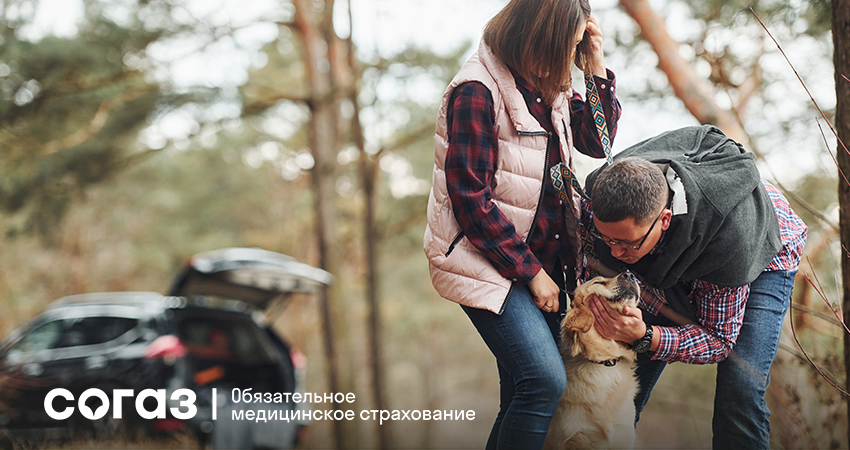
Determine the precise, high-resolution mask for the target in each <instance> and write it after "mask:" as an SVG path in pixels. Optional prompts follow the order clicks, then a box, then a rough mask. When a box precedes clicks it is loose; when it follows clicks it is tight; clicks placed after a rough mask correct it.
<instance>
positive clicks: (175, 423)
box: [151, 417, 183, 431]
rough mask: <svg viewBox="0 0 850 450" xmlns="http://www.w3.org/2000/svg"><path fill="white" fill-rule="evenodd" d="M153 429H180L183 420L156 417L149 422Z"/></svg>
mask: <svg viewBox="0 0 850 450" xmlns="http://www.w3.org/2000/svg"><path fill="white" fill-rule="evenodd" d="M151 428H153V430H154V431H180V430H182V429H183V421H182V420H180V419H175V418H173V417H169V418H167V419H156V420H154V421H153V423H151Z"/></svg>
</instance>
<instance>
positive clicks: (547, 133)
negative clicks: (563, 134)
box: [516, 130, 552, 150]
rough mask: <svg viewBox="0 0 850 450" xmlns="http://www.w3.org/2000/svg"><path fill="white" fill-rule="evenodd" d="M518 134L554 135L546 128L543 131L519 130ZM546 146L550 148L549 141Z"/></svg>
mask: <svg viewBox="0 0 850 450" xmlns="http://www.w3.org/2000/svg"><path fill="white" fill-rule="evenodd" d="M516 134H517V135H519V136H552V133H550V132H548V131H546V130H543V131H522V130H517V132H516ZM546 148H547V150H548V148H549V143H548V142H547V143H546Z"/></svg>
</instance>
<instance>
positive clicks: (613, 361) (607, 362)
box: [593, 358, 620, 367]
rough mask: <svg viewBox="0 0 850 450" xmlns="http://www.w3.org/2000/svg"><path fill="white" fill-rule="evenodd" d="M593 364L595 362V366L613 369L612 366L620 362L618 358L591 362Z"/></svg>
mask: <svg viewBox="0 0 850 450" xmlns="http://www.w3.org/2000/svg"><path fill="white" fill-rule="evenodd" d="M593 362H595V363H596V364H601V365H603V366H605V367H614V366H616V365H617V363H618V362H620V358H611V359H608V360H605V361H593Z"/></svg>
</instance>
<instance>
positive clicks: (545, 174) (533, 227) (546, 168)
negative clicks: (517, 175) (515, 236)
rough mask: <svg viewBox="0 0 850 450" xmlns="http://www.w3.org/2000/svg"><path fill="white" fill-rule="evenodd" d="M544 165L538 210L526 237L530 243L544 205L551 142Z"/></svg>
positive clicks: (547, 146) (547, 147)
mask: <svg viewBox="0 0 850 450" xmlns="http://www.w3.org/2000/svg"><path fill="white" fill-rule="evenodd" d="M546 134H547V135H549V136H550V137H551V133H549V132H546ZM544 158H545V159H544V160H543V161H544V163H543V182H542V183H541V184H540V197H538V199H537V209H535V210H534V218H533V219H531V228H530V229H529V230H528V236H526V237H525V242H526V243H528V240H529V239H531V234H532V233H534V229H535V228H537V215H538V214H540V205H542V204H543V194H545V193H546V177H547V176H548V174H547V173H546V172H548V169H549V142H548V141H547V142H546V154H545V155H544Z"/></svg>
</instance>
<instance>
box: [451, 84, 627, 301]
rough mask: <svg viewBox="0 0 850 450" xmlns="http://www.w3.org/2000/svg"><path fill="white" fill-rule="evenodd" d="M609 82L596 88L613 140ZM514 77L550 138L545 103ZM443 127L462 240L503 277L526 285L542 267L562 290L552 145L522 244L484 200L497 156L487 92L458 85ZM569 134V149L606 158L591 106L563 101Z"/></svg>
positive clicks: (564, 245)
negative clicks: (551, 170)
mask: <svg viewBox="0 0 850 450" xmlns="http://www.w3.org/2000/svg"><path fill="white" fill-rule="evenodd" d="M608 76H609V77H610V78H611V79H604V78H599V77H595V81H596V86H597V90H598V91H599V97H600V100H601V102H602V105H603V110H604V111H605V118H606V120H607V123H608V130H609V133H610V135H611V138H612V139H613V138H614V135H615V134H616V132H617V120H618V119H619V117H620V104H619V102H618V101H617V100H616V97H615V95H614V85H615V82H614V79H613V78H614V74H613V73H612V72H611V71H609V72H608ZM514 78H515V79H516V83H517V88H518V89H519V91H520V92H521V93H522V95H523V97H524V99H525V103H526V105H527V106H528V109H529V112H530V113H531V114H532V115H533V116H534V118H535V119H537V121H538V122H539V123H540V125H541V126H542V127H543V128H544V129H545V130H546V131H548V132H549V133H551V134H552V135H554V127H553V126H552V116H551V111H552V109H551V107H549V106H547V105H546V104H545V101H544V100H543V99H542V94H541V93H540V92H539V91H538V90H536V89H535V88H534V86H533V85H532V84H531V83H528V82H527V81H525V80H524V79H523V78H522V77H520V76H517V75H516V74H514ZM446 120H447V124H448V130H449V132H448V138H449V148H448V152H447V154H446V166H445V167H446V184H447V188H448V193H449V196H450V198H451V201H452V208H453V211H454V216H455V218H456V219H457V221H458V224H459V225H460V228H461V229H462V230H463V232H464V234H465V235H466V237H467V238H468V239H469V241H470V242H471V243H472V245H474V246H475V248H477V249H478V250H479V251H480V252H481V253H482V254H483V255H484V256H485V257H486V258H487V260H488V261H489V262H490V263H491V264H492V265H493V267H495V268H496V270H497V271H498V272H499V274H501V275H502V276H503V277H505V278H507V279H509V280H512V281H514V282H515V283H517V284H520V285H525V284H527V283H528V282H529V281H531V279H532V278H534V276H535V275H537V273H538V272H539V271H540V269H541V268H543V269H545V270H546V272H547V273H549V274H550V276H551V277H552V279H553V280H554V281H555V282H556V283H558V284H559V285H560V286H561V287H562V288H563V287H564V273H563V271H566V272H567V273H569V270H568V269H569V268H571V267H573V265H574V262H573V259H574V257H573V256H572V254H573V252H572V251H571V250H570V244H569V239H566V227H565V225H564V213H565V212H567V211H565V210H563V209H562V206H561V204H560V201H559V200H558V195H557V192H556V191H555V188H554V186H553V185H552V181H551V179H550V178H549V175H548V174H549V168H550V167H552V166H553V165H555V164H557V163H559V162H561V155H560V143H559V141H558V139H556V138H550V139H549V143H548V149H547V151H548V155H549V159H548V161H547V165H546V166H547V167H546V171H545V172H544V174H543V175H544V180H545V182H544V183H543V185H544V188H543V197H542V201H541V203H540V204H539V205H538V210H537V215H536V218H535V221H534V223H533V224H532V233H531V234H530V235H529V236H528V238H527V242H524V241H523V240H522V239H520V238H519V236H518V235H517V232H516V229H515V228H514V226H513V224H512V223H511V222H510V221H508V220H507V219H506V218H505V216H504V215H503V214H502V213H501V211H499V209H498V208H497V207H496V206H495V205H494V204H493V203H492V202H491V201H490V199H491V195H492V192H491V190H490V186H492V184H493V177H494V175H495V172H496V163H497V161H498V150H499V149H498V138H497V135H496V130H495V126H494V123H495V111H494V107H493V98H492V96H491V94H490V91H489V90H488V89H487V88H486V87H484V85H483V84H481V83H478V82H467V83H463V84H461V85H459V86H457V87H456V88H455V89H454V91H453V92H452V96H451V98H450V100H449V104H448V110H447V113H446ZM570 128H571V131H572V136H573V145H574V146H575V147H576V149H578V150H579V151H580V152H582V153H584V154H586V155H589V156H592V157H597V158H600V157H603V156H604V155H605V152H604V149H603V148H602V144H601V142H600V140H599V135H598V134H597V131H596V125H595V123H594V121H593V113H592V110H591V108H590V105H589V104H588V105H585V102H584V101H583V100H582V98H581V96H579V95H578V94H576V93H574V94H573V97H572V98H571V99H570Z"/></svg>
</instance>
